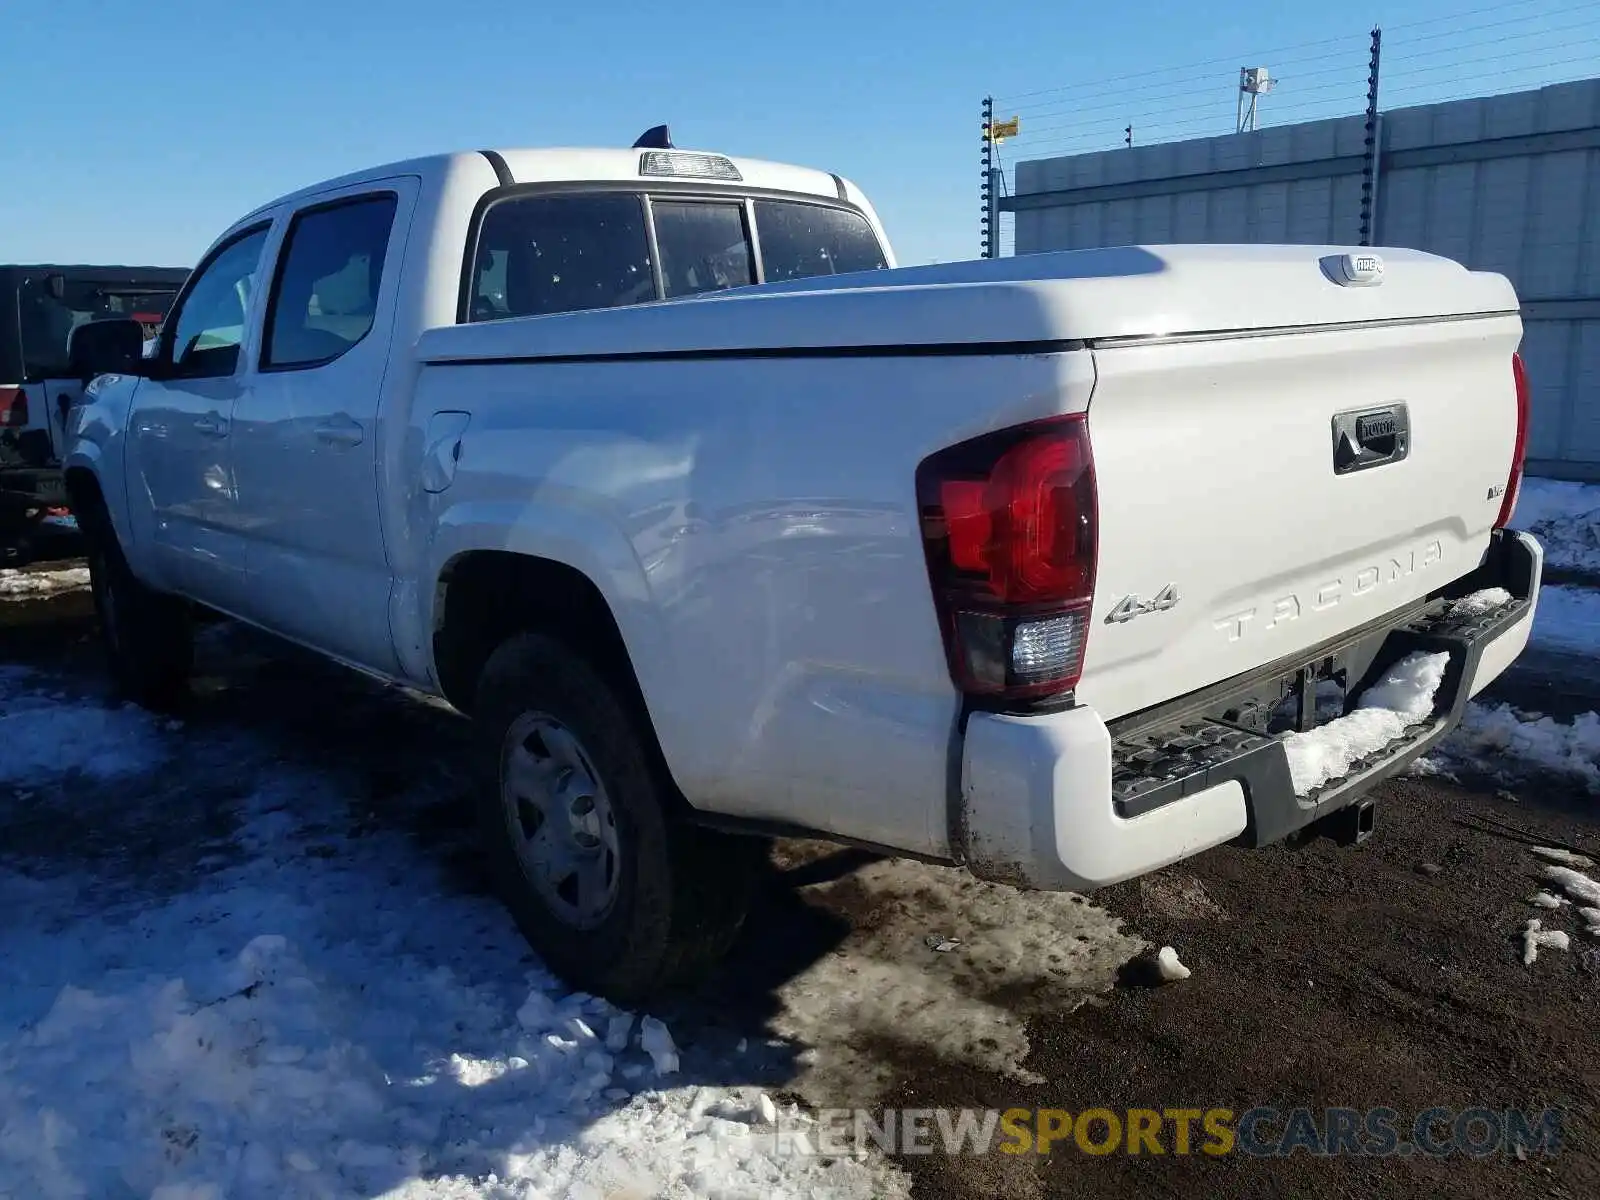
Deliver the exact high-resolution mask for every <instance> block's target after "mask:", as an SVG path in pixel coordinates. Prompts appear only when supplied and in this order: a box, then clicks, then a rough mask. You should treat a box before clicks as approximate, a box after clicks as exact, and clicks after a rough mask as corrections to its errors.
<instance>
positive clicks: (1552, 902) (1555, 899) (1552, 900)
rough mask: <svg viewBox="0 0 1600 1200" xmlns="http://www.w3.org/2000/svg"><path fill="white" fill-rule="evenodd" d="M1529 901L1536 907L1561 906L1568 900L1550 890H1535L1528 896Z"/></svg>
mask: <svg viewBox="0 0 1600 1200" xmlns="http://www.w3.org/2000/svg"><path fill="white" fill-rule="evenodd" d="M1528 903H1529V904H1531V905H1533V906H1534V907H1535V908H1560V907H1561V906H1562V905H1563V904H1565V903H1566V901H1565V900H1563V899H1562V898H1561V897H1560V896H1557V895H1554V894H1552V893H1550V892H1535V893H1534V894H1533V895H1532V896H1530V897H1528Z"/></svg>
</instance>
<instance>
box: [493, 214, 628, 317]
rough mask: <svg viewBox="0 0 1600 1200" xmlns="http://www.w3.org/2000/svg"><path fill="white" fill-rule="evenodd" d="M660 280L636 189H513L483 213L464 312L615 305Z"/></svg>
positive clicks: (518, 313) (525, 313) (530, 312)
mask: <svg viewBox="0 0 1600 1200" xmlns="http://www.w3.org/2000/svg"><path fill="white" fill-rule="evenodd" d="M655 286H656V285H655V275H654V273H653V271H652V269H651V265H650V239H649V237H648V236H647V235H646V233H645V223H644V202H643V201H642V200H641V199H640V198H639V197H638V196H637V195H632V194H630V193H626V192H618V193H613V194H607V193H599V194H594V195H585V196H513V197H511V198H509V199H505V200H501V201H499V202H498V203H496V204H494V205H493V206H492V207H490V209H489V210H488V212H486V213H485V214H484V217H483V230H482V233H481V234H480V236H479V238H478V256H477V262H476V264H475V266H474V270H473V282H472V287H471V289H470V292H469V294H468V304H469V311H468V314H467V317H468V320H472V321H492V320H496V319H498V318H501V317H532V316H543V315H546V314H549V313H561V312H576V311H579V310H581V309H591V308H615V307H617V306H619V305H624V304H637V303H639V302H640V301H643V300H654V299H655V296H656V290H655Z"/></svg>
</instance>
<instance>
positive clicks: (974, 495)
mask: <svg viewBox="0 0 1600 1200" xmlns="http://www.w3.org/2000/svg"><path fill="white" fill-rule="evenodd" d="M917 503H918V506H919V508H920V509H921V514H922V540H923V547H924V549H925V550H926V551H927V557H928V576H929V578H930V580H931V581H932V583H933V593H934V601H935V603H936V604H937V606H938V609H939V617H940V620H941V622H942V624H943V627H944V638H945V650H946V652H947V654H948V656H949V660H950V671H951V675H952V677H953V678H954V680H955V683H956V686H957V687H959V688H960V689H961V690H962V691H964V692H968V693H970V694H974V695H981V696H988V697H998V698H1001V699H1032V698H1038V697H1041V696H1049V695H1054V694H1057V693H1061V692H1067V691H1070V690H1071V689H1072V688H1073V687H1075V686H1076V685H1077V683H1078V679H1079V676H1080V675H1082V673H1083V651H1084V646H1085V643H1086V642H1087V640H1088V635H1089V608H1090V606H1091V604H1092V603H1093V601H1094V570H1095V533H1096V526H1097V524H1098V521H1097V516H1096V512H1095V503H1096V501H1095V485H1094V456H1093V454H1092V452H1091V450H1090V446H1089V430H1088V425H1087V422H1086V421H1085V419H1084V417H1083V416H1082V415H1074V416H1070V417H1061V418H1055V419H1052V420H1049V421H1041V422H1039V423H1037V424H1033V425H1023V426H1019V427H1017V428H1015V429H1008V430H1005V431H1003V432H1001V433H995V434H989V435H986V436H984V437H980V438H975V439H973V440H972V441H970V442H963V443H962V444H961V445H959V446H953V447H951V448H950V449H948V450H941V451H940V452H939V453H937V454H934V455H932V456H930V457H929V458H927V459H926V460H924V461H923V463H922V465H921V466H920V467H918V468H917Z"/></svg>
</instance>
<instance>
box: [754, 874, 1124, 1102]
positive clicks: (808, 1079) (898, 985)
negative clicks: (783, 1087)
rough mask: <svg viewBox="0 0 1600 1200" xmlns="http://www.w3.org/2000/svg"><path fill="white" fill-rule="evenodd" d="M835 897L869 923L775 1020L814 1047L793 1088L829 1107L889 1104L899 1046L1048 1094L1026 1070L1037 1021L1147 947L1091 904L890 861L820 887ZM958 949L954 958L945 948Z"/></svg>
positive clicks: (812, 974)
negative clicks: (1030, 1026) (842, 896)
mask: <svg viewBox="0 0 1600 1200" xmlns="http://www.w3.org/2000/svg"><path fill="white" fill-rule="evenodd" d="M829 887H831V888H836V889H840V890H842V891H844V892H845V893H847V894H849V895H850V896H852V897H854V898H855V900H856V908H857V911H858V912H860V913H862V914H863V915H862V919H861V920H859V921H858V923H857V927H856V928H855V929H854V930H852V931H851V933H850V935H849V936H848V938H847V940H846V941H845V943H844V944H843V945H841V946H840V947H839V948H838V949H839V953H831V954H824V955H822V956H821V957H820V958H819V959H818V960H817V961H816V962H815V964H814V965H812V966H811V967H809V968H808V969H807V970H805V971H803V972H801V973H799V974H798V975H796V976H795V977H794V978H792V979H789V980H786V981H785V982H783V983H782V984H781V985H780V986H779V987H778V989H777V993H778V996H779V998H780V999H781V1001H782V1010H781V1011H780V1012H779V1013H778V1014H777V1016H776V1017H775V1018H774V1019H773V1021H772V1027H773V1029H774V1030H775V1031H776V1032H778V1033H780V1034H782V1035H783V1036H784V1037H785V1038H788V1039H790V1040H792V1041H793V1042H794V1043H796V1044H798V1045H803V1046H806V1047H808V1049H807V1050H806V1051H805V1052H804V1053H803V1054H802V1055H801V1057H800V1061H799V1066H800V1068H801V1072H800V1075H799V1077H798V1078H797V1079H796V1080H795V1081H794V1082H793V1083H792V1084H790V1085H789V1086H790V1087H791V1088H792V1089H793V1090H795V1091H796V1092H798V1093H800V1094H801V1095H802V1096H804V1097H806V1098H807V1099H810V1100H812V1101H813V1102H815V1103H819V1104H820V1103H831V1104H833V1105H844V1106H861V1107H866V1106H870V1105H873V1104H875V1103H877V1102H878V1101H879V1100H881V1099H882V1096H883V1093H884V1091H885V1090H886V1089H887V1088H888V1087H889V1086H890V1085H892V1084H893V1082H894V1074H895V1073H894V1069H893V1068H892V1066H891V1065H890V1064H889V1063H886V1062H885V1061H884V1051H885V1048H886V1047H890V1046H893V1047H900V1048H902V1052H903V1053H904V1054H906V1055H907V1056H910V1057H914V1058H916V1059H917V1060H919V1061H924V1062H925V1061H928V1060H929V1059H932V1058H937V1059H939V1060H941V1061H944V1062H948V1063H952V1064H956V1065H958V1066H959V1067H969V1068H977V1069H979V1070H984V1071H993V1072H995V1073H997V1074H1000V1075H1006V1076H1009V1077H1011V1078H1013V1079H1015V1080H1017V1081H1018V1082H1020V1083H1035V1084H1036V1083H1040V1082H1042V1080H1041V1079H1040V1078H1039V1077H1038V1076H1037V1075H1035V1074H1034V1073H1033V1072H1031V1071H1029V1070H1028V1069H1027V1067H1026V1066H1025V1062H1026V1060H1027V1058H1028V1054H1029V1050H1030V1045H1029V1041H1028V1033H1027V1019H1028V1017H1029V1016H1030V1015H1031V1014H1032V1013H1033V1012H1034V1011H1038V1010H1040V1009H1047V1010H1049V1011H1052V1012H1062V1011H1069V1010H1070V1009H1072V1008H1075V1007H1076V1006H1077V1005H1079V1004H1081V1003H1082V1002H1083V1001H1084V999H1085V997H1087V996H1088V995H1089V994H1091V992H1092V991H1094V990H1098V989H1104V988H1106V987H1109V986H1110V984H1111V982H1112V981H1113V979H1114V978H1115V976H1116V973H1117V970H1118V968H1119V967H1121V966H1122V964H1124V963H1126V962H1127V961H1128V960H1129V959H1131V958H1133V957H1134V956H1135V955H1136V954H1138V953H1139V952H1140V950H1142V949H1143V948H1144V943H1143V942H1142V941H1140V940H1139V939H1138V938H1137V937H1134V936H1132V935H1131V934H1129V933H1127V932H1124V931H1123V930H1122V929H1121V928H1120V922H1119V921H1118V919H1117V918H1115V917H1113V916H1111V915H1110V914H1109V913H1107V912H1105V911H1104V910H1103V909H1100V908H1098V907H1096V906H1095V905H1093V904H1089V903H1087V902H1086V901H1085V900H1084V898H1083V897H1082V896H1078V895H1074V894H1072V893H1069V892H1030V891H1019V890H1018V889H1016V888H1013V887H1007V886H1005V885H1002V884H992V883H985V882H983V881H982V880H978V879H974V878H973V877H972V876H971V875H969V874H967V873H966V872H965V871H962V870H959V869H956V868H951V867H937V866H930V865H927V864H923V863H916V862H910V861H907V860H894V859H890V860H885V861H881V862H874V863H871V864H870V865H868V866H865V867H863V868H861V869H860V870H857V871H854V872H852V873H851V874H850V875H849V876H847V877H846V878H845V879H843V880H840V881H838V882H837V883H834V884H832V885H825V886H823V887H820V888H818V889H817V890H818V891H820V892H826V891H827V890H828V889H829ZM908 925H909V926H911V927H912V928H913V929H915V930H916V931H917V936H908V929H907V926H908ZM930 941H931V942H932V945H930V944H929V943H930ZM951 941H953V942H954V943H955V945H954V947H952V949H951V950H950V951H948V952H942V953H941V952H940V951H938V950H936V949H935V948H934V947H935V946H937V945H940V944H943V943H944V942H951Z"/></svg>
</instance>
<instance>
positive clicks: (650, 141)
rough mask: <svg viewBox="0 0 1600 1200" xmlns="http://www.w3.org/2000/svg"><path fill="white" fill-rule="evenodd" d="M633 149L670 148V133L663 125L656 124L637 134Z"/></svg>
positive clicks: (671, 147) (671, 146)
mask: <svg viewBox="0 0 1600 1200" xmlns="http://www.w3.org/2000/svg"><path fill="white" fill-rule="evenodd" d="M633 148H634V149H635V150H671V149H673V145H672V134H671V133H670V132H668V130H667V127H666V126H665V125H657V126H655V127H654V128H651V129H646V130H645V131H644V132H643V133H641V134H640V135H639V140H638V141H637V142H635V143H634V144H633Z"/></svg>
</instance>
